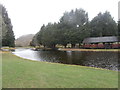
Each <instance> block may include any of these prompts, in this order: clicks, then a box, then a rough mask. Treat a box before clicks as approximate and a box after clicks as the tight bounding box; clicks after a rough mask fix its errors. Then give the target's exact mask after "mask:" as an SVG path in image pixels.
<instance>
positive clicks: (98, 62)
mask: <svg viewBox="0 0 120 90" xmlns="http://www.w3.org/2000/svg"><path fill="white" fill-rule="evenodd" d="M13 54H15V55H17V56H19V57H22V58H26V59H31V60H37V61H45V62H54V63H63V64H71V65H82V66H90V67H97V68H105V69H109V70H115V71H117V70H118V55H120V52H112V51H109V52H107V51H106V52H105V51H100V52H92V51H88V52H87V51H42V50H41V51H33V50H31V49H16V50H15V51H14V52H13Z"/></svg>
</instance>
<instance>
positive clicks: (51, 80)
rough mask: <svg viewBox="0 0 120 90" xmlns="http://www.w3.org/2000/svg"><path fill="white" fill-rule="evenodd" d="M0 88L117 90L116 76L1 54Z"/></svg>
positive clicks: (100, 71) (103, 71)
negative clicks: (1, 78)
mask: <svg viewBox="0 0 120 90" xmlns="http://www.w3.org/2000/svg"><path fill="white" fill-rule="evenodd" d="M2 55H3V56H2V57H3V67H2V69H3V88H117V87H118V72H116V71H110V70H101V69H94V68H89V67H83V66H75V65H74V66H72V65H64V64H54V63H46V62H37V61H30V60H24V59H21V58H19V57H16V56H14V55H12V54H11V53H2Z"/></svg>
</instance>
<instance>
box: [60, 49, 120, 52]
mask: <svg viewBox="0 0 120 90" xmlns="http://www.w3.org/2000/svg"><path fill="white" fill-rule="evenodd" d="M60 50H62V51H115V52H118V51H120V49H74V48H60Z"/></svg>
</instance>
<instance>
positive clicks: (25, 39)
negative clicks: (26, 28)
mask: <svg viewBox="0 0 120 90" xmlns="http://www.w3.org/2000/svg"><path fill="white" fill-rule="evenodd" d="M33 37H34V34H27V35H23V36H20V37H19V38H17V39H16V40H15V46H29V44H30V41H32V38H33Z"/></svg>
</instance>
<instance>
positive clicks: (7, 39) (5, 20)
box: [1, 5, 15, 47]
mask: <svg viewBox="0 0 120 90" xmlns="http://www.w3.org/2000/svg"><path fill="white" fill-rule="evenodd" d="M1 7H2V30H1V32H2V46H9V47H14V46H15V43H14V40H15V37H14V32H13V30H12V29H13V26H12V23H11V19H10V18H9V17H8V13H7V11H6V8H5V7H3V6H2V5H1Z"/></svg>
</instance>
